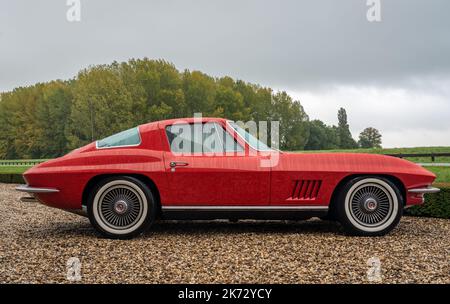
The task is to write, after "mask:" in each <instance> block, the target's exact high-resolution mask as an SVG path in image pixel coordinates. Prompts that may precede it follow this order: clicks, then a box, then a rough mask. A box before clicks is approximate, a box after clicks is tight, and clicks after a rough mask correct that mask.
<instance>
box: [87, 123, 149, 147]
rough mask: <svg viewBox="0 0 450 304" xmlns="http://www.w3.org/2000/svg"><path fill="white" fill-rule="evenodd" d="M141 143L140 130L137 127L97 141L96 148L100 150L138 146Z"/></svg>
mask: <svg viewBox="0 0 450 304" xmlns="http://www.w3.org/2000/svg"><path fill="white" fill-rule="evenodd" d="M140 143H141V137H140V135H139V129H138V128H137V127H136V128H132V129H129V130H126V131H122V132H120V133H117V134H114V135H111V136H109V137H106V138H104V139H101V140H97V142H96V146H97V148H98V149H102V148H113V147H125V146H137V145H139V144H140Z"/></svg>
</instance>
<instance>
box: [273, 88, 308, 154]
mask: <svg viewBox="0 0 450 304" xmlns="http://www.w3.org/2000/svg"><path fill="white" fill-rule="evenodd" d="M271 110H272V113H271V116H270V120H271V121H279V123H280V125H279V128H280V130H279V133H280V134H279V140H280V148H281V149H286V150H303V149H304V147H305V144H306V142H307V141H308V137H309V124H308V121H309V117H308V115H307V114H306V112H305V111H304V109H303V107H302V105H301V104H300V102H299V101H293V100H292V97H290V96H289V95H288V94H287V93H286V92H277V93H276V94H274V95H273V97H272V108H271Z"/></svg>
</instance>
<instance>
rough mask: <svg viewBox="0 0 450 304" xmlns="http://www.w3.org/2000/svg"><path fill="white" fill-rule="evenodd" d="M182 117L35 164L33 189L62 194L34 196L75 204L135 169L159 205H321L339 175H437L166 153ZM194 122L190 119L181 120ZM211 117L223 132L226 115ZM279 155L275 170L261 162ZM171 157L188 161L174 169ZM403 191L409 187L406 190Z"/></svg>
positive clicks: (335, 161)
mask: <svg viewBox="0 0 450 304" xmlns="http://www.w3.org/2000/svg"><path fill="white" fill-rule="evenodd" d="M179 121H180V120H179V119H177V120H166V121H160V122H153V123H149V124H145V125H141V126H139V131H140V134H141V138H142V142H141V144H140V145H139V146H136V147H126V148H125V147H123V148H120V147H118V148H110V149H100V150H98V149H96V147H95V143H91V144H89V145H87V146H85V147H82V148H80V149H77V150H75V151H72V152H71V153H69V154H67V155H65V156H63V157H60V158H57V159H53V160H49V161H47V162H45V163H42V164H39V165H37V166H35V167H33V168H31V169H29V170H28V171H26V172H25V174H24V177H25V179H26V181H27V183H28V184H29V185H30V186H33V187H50V188H57V189H59V190H60V192H59V193H49V194H39V196H38V198H39V199H40V200H41V201H42V202H43V203H44V204H46V205H49V206H52V207H56V208H61V209H80V208H81V205H82V203H84V204H85V203H86V202H82V194H83V190H84V189H85V187H86V185H87V183H88V182H89V181H90V180H91V179H92V178H94V177H95V176H98V175H101V174H123V175H126V174H140V175H144V176H146V177H148V178H149V179H151V180H152V181H153V182H154V184H155V185H156V187H157V188H158V191H159V193H160V197H161V205H163V206H171V205H172V206H173V205H221V206H223V205H240V206H242V205H252V206H257V205H260V206H264V205H266V206H267V205H272V206H277V205H282V206H287V205H295V206H304V205H306V206H314V205H320V206H326V205H328V204H329V203H330V200H331V196H332V194H333V191H334V190H335V189H336V186H337V185H338V184H339V182H341V181H342V180H343V179H344V178H346V177H348V176H351V175H356V174H376V175H387V176H391V177H394V178H396V179H397V180H398V181H399V182H400V183H402V185H403V187H404V188H405V190H407V189H411V188H418V187H423V186H427V185H430V184H431V183H432V182H433V181H434V179H435V177H436V176H435V175H434V174H433V173H431V172H429V171H427V170H425V169H423V168H422V167H420V166H418V165H416V164H413V163H411V162H409V161H406V160H402V159H398V158H394V157H389V156H382V155H374V154H352V153H316V154H313V153H281V154H278V155H276V154H274V155H267V153H259V152H257V151H254V150H252V148H251V147H249V146H248V145H247V144H246V143H245V142H244V141H243V140H242V139H241V138H240V137H237V136H235V138H236V140H237V141H238V142H239V143H240V144H241V145H242V146H244V147H245V152H246V153H245V155H244V156H217V155H215V156H214V155H213V156H211V155H191V156H176V155H174V154H173V153H172V152H170V149H169V144H168V141H167V138H166V133H165V127H166V126H168V125H171V124H173V123H175V122H179ZM184 121H185V122H188V123H192V122H194V120H193V119H192V118H187V119H184ZM202 121H203V122H210V121H215V122H218V123H219V124H221V125H222V126H223V127H224V128H225V129H227V130H228V128H229V126H227V124H226V120H224V119H218V118H202ZM271 157H272V160H274V159H277V157H278V162H277V163H276V164H275V163H274V164H275V165H274V166H273V167H261V166H260V163H261V161H266V162H267V161H268V159H270V158H271ZM171 161H181V162H187V163H188V164H189V165H188V166H186V167H177V168H176V172H171V169H170V167H169V163H170V162H171ZM406 193H407V191H406ZM406 201H407V204H408V205H412V204H420V203H422V199H421V197H420V196H417V195H412V194H408V195H407V197H406Z"/></svg>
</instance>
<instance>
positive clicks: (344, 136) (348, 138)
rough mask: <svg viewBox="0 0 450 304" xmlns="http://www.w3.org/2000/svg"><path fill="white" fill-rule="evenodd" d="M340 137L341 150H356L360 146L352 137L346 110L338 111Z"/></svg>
mask: <svg viewBox="0 0 450 304" xmlns="http://www.w3.org/2000/svg"><path fill="white" fill-rule="evenodd" d="M337 130H338V136H339V148H340V149H355V148H357V147H358V144H357V143H356V141H355V140H354V139H353V137H352V133H351V132H350V127H349V125H348V122H347V112H346V111H345V109H344V108H340V109H339V111H338V126H337Z"/></svg>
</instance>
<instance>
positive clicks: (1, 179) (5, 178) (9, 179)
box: [0, 174, 25, 184]
mask: <svg viewBox="0 0 450 304" xmlns="http://www.w3.org/2000/svg"><path fill="white" fill-rule="evenodd" d="M0 183H7V184H24V183H25V181H24V180H23V177H22V174H0Z"/></svg>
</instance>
